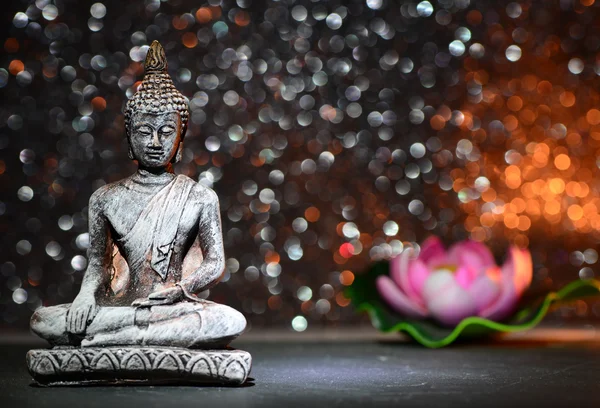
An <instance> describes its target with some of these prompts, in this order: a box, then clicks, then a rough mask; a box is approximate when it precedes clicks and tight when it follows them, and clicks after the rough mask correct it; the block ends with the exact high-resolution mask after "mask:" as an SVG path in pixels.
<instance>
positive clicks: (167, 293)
mask: <svg viewBox="0 0 600 408" xmlns="http://www.w3.org/2000/svg"><path fill="white" fill-rule="evenodd" d="M181 300H183V290H182V289H181V287H180V286H173V287H170V288H167V289H163V290H159V291H156V292H154V293H151V294H150V295H148V297H147V298H141V299H136V300H134V301H133V303H132V304H131V305H132V306H142V307H144V306H145V307H150V306H159V305H172V304H173V303H177V302H180V301H181Z"/></svg>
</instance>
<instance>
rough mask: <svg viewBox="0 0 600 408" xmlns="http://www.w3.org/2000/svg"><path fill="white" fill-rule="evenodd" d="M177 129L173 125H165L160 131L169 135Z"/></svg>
mask: <svg viewBox="0 0 600 408" xmlns="http://www.w3.org/2000/svg"><path fill="white" fill-rule="evenodd" d="M174 131H175V129H174V128H173V127H172V126H163V127H161V128H160V133H162V134H164V135H167V134H169V133H173V132H174Z"/></svg>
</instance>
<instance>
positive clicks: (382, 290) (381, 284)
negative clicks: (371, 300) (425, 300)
mask: <svg viewBox="0 0 600 408" xmlns="http://www.w3.org/2000/svg"><path fill="white" fill-rule="evenodd" d="M375 285H376V287H377V290H378V292H379V294H380V295H381V297H382V298H383V300H384V301H385V302H386V303H387V304H388V305H389V306H390V307H391V308H392V309H394V310H395V311H396V312H398V313H400V314H403V315H404V316H407V317H417V318H423V317H427V309H425V308H424V307H423V306H421V305H418V304H416V303H415V302H413V301H412V300H411V299H410V298H408V297H407V296H406V295H405V294H404V293H403V292H402V291H401V290H400V288H399V287H398V286H397V285H396V283H395V282H394V281H393V280H391V279H390V278H389V277H387V276H379V277H378V278H377V280H376V281H375Z"/></svg>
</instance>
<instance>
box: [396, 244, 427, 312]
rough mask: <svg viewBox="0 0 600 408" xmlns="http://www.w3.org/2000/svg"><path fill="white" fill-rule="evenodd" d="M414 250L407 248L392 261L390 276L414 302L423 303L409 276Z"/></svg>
mask: <svg viewBox="0 0 600 408" xmlns="http://www.w3.org/2000/svg"><path fill="white" fill-rule="evenodd" d="M412 252H413V250H412V249H405V250H404V251H403V252H402V253H401V254H400V255H399V256H397V257H396V258H394V259H392V260H391V261H390V276H391V277H392V279H393V280H394V282H396V285H398V287H400V289H402V291H403V292H404V293H405V294H406V296H408V297H409V298H410V299H411V300H412V301H413V302H415V303H417V304H421V305H423V301H422V299H421V296H419V294H418V293H417V292H416V291H415V290H414V289H413V286H412V284H411V283H410V279H409V277H408V270H409V267H410V264H411V259H410V257H411V256H412Z"/></svg>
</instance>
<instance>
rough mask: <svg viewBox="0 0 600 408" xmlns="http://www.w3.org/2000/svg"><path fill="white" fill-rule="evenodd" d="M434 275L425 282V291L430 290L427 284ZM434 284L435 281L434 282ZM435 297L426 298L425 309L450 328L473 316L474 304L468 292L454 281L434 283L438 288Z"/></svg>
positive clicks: (440, 280)
mask: <svg viewBox="0 0 600 408" xmlns="http://www.w3.org/2000/svg"><path fill="white" fill-rule="evenodd" d="M435 274H436V273H433V274H432V276H431V277H430V278H429V279H428V280H427V283H426V284H425V286H426V291H427V289H430V290H431V287H430V285H429V282H430V281H432V278H433V277H434V275H435ZM434 282H435V280H434ZM440 284H441V286H440V287H438V288H437V290H435V291H433V292H436V293H437V295H436V296H428V300H427V309H428V310H429V313H430V314H431V315H432V316H433V317H435V318H436V319H437V320H438V321H440V322H441V323H443V324H446V325H449V326H452V325H456V324H458V323H459V322H460V321H461V320H462V319H464V318H465V317H469V316H473V315H474V314H475V312H476V310H477V309H476V306H475V302H474V301H473V299H472V298H471V295H470V294H469V292H467V291H466V290H465V289H463V288H462V287H461V286H460V285H459V284H458V283H457V282H456V281H455V280H454V279H452V280H448V279H447V278H443V279H439V280H438V281H437V282H435V285H433V284H432V286H438V285H440ZM430 295H431V293H430Z"/></svg>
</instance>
